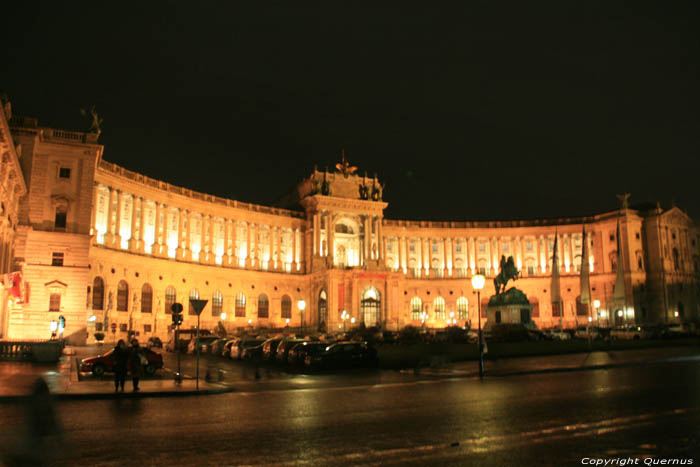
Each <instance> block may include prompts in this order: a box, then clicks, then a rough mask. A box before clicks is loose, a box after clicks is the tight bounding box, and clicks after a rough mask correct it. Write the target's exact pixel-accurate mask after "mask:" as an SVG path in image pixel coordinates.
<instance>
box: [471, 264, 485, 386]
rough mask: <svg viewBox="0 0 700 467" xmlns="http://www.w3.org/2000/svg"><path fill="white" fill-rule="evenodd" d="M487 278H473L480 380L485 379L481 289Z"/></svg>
mask: <svg viewBox="0 0 700 467" xmlns="http://www.w3.org/2000/svg"><path fill="white" fill-rule="evenodd" d="M485 282H486V278H485V277H484V276H483V275H481V274H476V275H474V276H472V287H473V288H474V290H476V301H477V304H478V308H477V310H478V313H479V314H478V315H477V323H478V326H479V344H478V346H477V348H478V349H479V378H483V377H484V346H483V342H482V340H481V289H483V288H484V283H485Z"/></svg>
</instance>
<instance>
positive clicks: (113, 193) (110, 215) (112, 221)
mask: <svg viewBox="0 0 700 467" xmlns="http://www.w3.org/2000/svg"><path fill="white" fill-rule="evenodd" d="M108 198H109V199H108V200H107V233H106V234H105V245H107V246H114V243H115V241H116V239H117V238H116V232H115V225H116V224H117V223H118V220H117V218H118V217H119V190H117V189H116V188H111V189H110V190H109V195H108Z"/></svg>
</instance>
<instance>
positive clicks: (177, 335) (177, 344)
mask: <svg viewBox="0 0 700 467" xmlns="http://www.w3.org/2000/svg"><path fill="white" fill-rule="evenodd" d="M175 352H177V377H176V378H175V381H177V382H178V384H180V383H182V370H181V369H180V325H179V324H178V325H177V326H175Z"/></svg>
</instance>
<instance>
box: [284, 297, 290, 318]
mask: <svg viewBox="0 0 700 467" xmlns="http://www.w3.org/2000/svg"><path fill="white" fill-rule="evenodd" d="M287 318H288V319H291V318H292V299H291V298H289V295H283V296H282V319H287Z"/></svg>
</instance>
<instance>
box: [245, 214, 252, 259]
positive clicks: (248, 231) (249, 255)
mask: <svg viewBox="0 0 700 467" xmlns="http://www.w3.org/2000/svg"><path fill="white" fill-rule="evenodd" d="M252 229H253V224H251V223H250V222H248V223H246V235H247V239H248V240H247V242H246V267H250V266H251V264H252V261H253V259H252V256H253V246H252V243H251V242H252V241H253V240H252V238H253V236H252V233H251V230H252Z"/></svg>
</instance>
